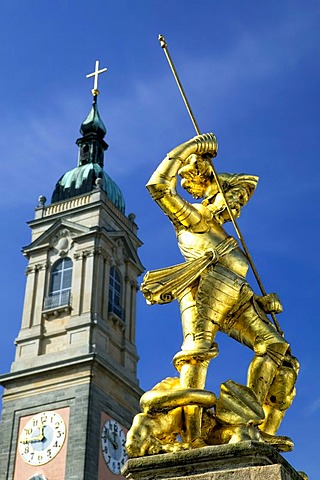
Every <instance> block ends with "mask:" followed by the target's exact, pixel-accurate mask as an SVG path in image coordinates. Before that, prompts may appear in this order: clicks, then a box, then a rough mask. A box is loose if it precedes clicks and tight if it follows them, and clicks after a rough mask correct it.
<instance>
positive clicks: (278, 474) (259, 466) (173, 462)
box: [122, 441, 303, 480]
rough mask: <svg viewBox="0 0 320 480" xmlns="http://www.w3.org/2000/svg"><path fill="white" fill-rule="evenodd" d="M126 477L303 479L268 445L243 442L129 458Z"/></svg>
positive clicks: (146, 479) (143, 479) (135, 479)
mask: <svg viewBox="0 0 320 480" xmlns="http://www.w3.org/2000/svg"><path fill="white" fill-rule="evenodd" d="M122 474H123V475H124V476H125V477H126V478H127V479H128V480H151V479H152V480H155V479H156V480H158V479H170V480H303V477H301V475H300V474H299V473H298V472H297V471H296V470H294V468H292V467H291V465H290V464H289V463H288V462H287V461H286V460H285V459H284V458H283V457H282V456H281V455H280V454H279V453H278V452H277V451H276V450H275V449H274V448H273V447H270V446H269V445H266V444H264V443H259V442H252V441H245V442H240V443H237V444H232V445H217V446H209V447H204V448H198V449H195V450H188V451H184V452H179V453H167V454H161V455H153V456H149V457H142V458H133V459H130V460H128V462H127V463H126V465H125V466H124V469H123V471H122Z"/></svg>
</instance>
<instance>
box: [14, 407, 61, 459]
mask: <svg viewBox="0 0 320 480" xmlns="http://www.w3.org/2000/svg"><path fill="white" fill-rule="evenodd" d="M65 438H66V425H65V423H64V420H63V418H62V417H61V416H60V415H59V414H58V413H56V412H42V413H38V414H37V415H34V416H33V417H32V418H31V419H30V420H29V421H28V422H27V423H26V425H25V426H24V428H23V430H22V432H21V435H20V438H19V453H20V455H21V457H22V458H23V460H24V461H25V462H26V463H29V464H30V465H43V464H45V463H48V462H50V460H52V459H53V458H54V457H55V456H56V455H57V454H58V453H59V452H60V450H61V448H62V446H63V444H64V441H65Z"/></svg>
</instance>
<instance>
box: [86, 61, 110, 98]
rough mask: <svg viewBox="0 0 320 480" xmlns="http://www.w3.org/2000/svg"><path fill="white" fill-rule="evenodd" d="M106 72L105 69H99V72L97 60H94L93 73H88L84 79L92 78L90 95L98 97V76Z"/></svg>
mask: <svg viewBox="0 0 320 480" xmlns="http://www.w3.org/2000/svg"><path fill="white" fill-rule="evenodd" d="M106 71H107V68H101V69H100V70H99V60H96V66H95V69H94V72H92V73H88V75H86V78H90V77H94V83H93V89H92V90H91V92H92V95H93V96H94V97H97V95H99V93H100V92H99V90H98V75H99V74H100V73H103V72H106Z"/></svg>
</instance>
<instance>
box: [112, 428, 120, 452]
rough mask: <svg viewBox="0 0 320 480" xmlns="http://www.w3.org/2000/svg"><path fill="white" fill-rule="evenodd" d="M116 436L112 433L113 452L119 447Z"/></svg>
mask: <svg viewBox="0 0 320 480" xmlns="http://www.w3.org/2000/svg"><path fill="white" fill-rule="evenodd" d="M117 436H118V435H117V434H116V432H113V445H114V448H115V450H117V448H118V447H119V445H118V442H117V440H116V438H117Z"/></svg>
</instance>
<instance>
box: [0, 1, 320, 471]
mask: <svg viewBox="0 0 320 480" xmlns="http://www.w3.org/2000/svg"><path fill="white" fill-rule="evenodd" d="M1 19H2V22H1V23H2V26H1V30H0V39H1V41H0V53H1V62H2V75H1V76H0V92H1V94H0V110H1V118H2V123H1V134H0V148H1V160H0V172H1V192H2V195H1V203H0V222H1V231H2V235H1V238H0V257H1V258H0V261H1V265H2V275H1V280H0V281H1V288H0V302H1V308H2V332H3V333H2V335H1V338H0V351H1V358H0V368H1V371H2V372H7V371H8V370H9V368H10V363H11V361H12V360H13V356H14V345H13V341H14V338H15V336H16V335H17V332H18V330H19V327H20V321H21V311H22V304H23V295H24V282H25V278H24V270H25V267H26V261H25V259H24V258H23V257H22V255H21V254H20V249H21V246H23V245H26V244H28V243H29V242H30V235H29V230H28V227H27V226H26V223H25V222H26V221H27V220H31V219H32V218H33V211H34V207H35V206H36V203H37V198H38V196H39V195H40V194H44V195H46V196H47V197H48V198H50V196H51V193H52V190H53V188H54V185H55V183H56V181H57V179H58V178H59V177H60V176H61V175H62V173H64V172H65V171H67V170H69V169H71V168H73V167H74V166H75V165H76V161H77V147H76V145H75V143H74V142H75V140H76V138H77V137H78V136H79V132H78V129H79V126H80V123H81V122H82V120H83V119H84V118H85V117H86V115H87V113H88V111H89V109H90V105H91V94H90V90H91V88H92V82H91V80H87V79H86V78H85V75H86V74H87V73H89V72H91V71H92V70H93V67H94V62H95V60H96V59H99V60H100V62H101V66H107V67H108V72H107V73H105V74H103V76H102V77H101V79H100V84H99V87H100V91H101V95H100V97H99V108H100V113H101V116H102V118H103V120H104V122H105V124H106V127H107V130H108V133H107V137H106V141H107V142H108V143H109V145H110V147H109V150H108V152H107V153H106V156H105V169H106V171H107V172H108V173H109V174H110V176H111V177H112V178H113V179H114V180H116V181H117V183H118V185H119V186H120V187H121V189H122V191H123V193H124V195H125V198H126V204H127V214H128V213H130V212H131V211H133V212H134V213H135V214H136V215H137V218H136V221H137V223H138V225H139V227H140V229H139V235H140V238H141V239H142V240H143V242H144V246H143V247H142V248H141V251H140V256H141V259H142V263H143V264H144V265H145V266H146V268H147V269H153V268H159V267H164V266H167V265H171V264H174V263H178V262H180V261H181V257H180V254H179V252H178V249H177V247H176V242H175V237H174V233H173V230H172V227H171V225H170V224H169V222H168V221H167V219H166V218H165V216H164V215H163V213H162V212H161V210H160V209H159V208H158V207H157V206H156V205H154V204H153V202H152V200H151V199H150V198H149V196H148V194H147V192H146V189H145V187H144V185H145V183H146V182H147V180H148V178H149V176H150V174H151V173H152V171H153V169H154V168H155V167H156V165H157V163H158V162H159V161H160V160H161V159H162V158H163V157H164V156H165V154H166V153H167V151H169V150H170V149H171V148H172V147H174V146H175V145H177V144H179V143H180V142H182V141H185V140H187V139H188V138H190V137H192V136H193V135H194V130H193V127H192V124H191V122H190V120H189V118H188V116H187V114H186V111H185V108H184V106H183V103H182V101H181V99H180V97H179V94H178V91H177V88H176V86H175V84H174V81H173V78H172V76H171V73H170V71H169V68H168V65H167V63H166V60H165V57H164V54H163V52H162V51H161V49H160V47H159V44H158V40H157V36H158V34H159V33H162V34H163V35H164V36H165V37H166V40H167V42H168V45H169V48H170V52H171V55H172V57H173V59H174V61H175V64H176V67H177V69H178V71H179V74H180V77H181V79H182V81H183V84H184V87H185V90H186V92H187V94H188V97H189V100H190V103H191V105H192V108H193V110H194V113H195V116H196V118H197V121H198V123H199V126H200V129H201V130H202V131H203V132H205V131H214V132H215V134H216V135H217V137H218V141H219V154H218V157H217V158H216V161H215V164H216V168H217V170H218V171H229V172H246V173H251V174H256V175H259V176H260V182H259V185H258V188H257V191H256V192H255V194H254V196H253V198H252V200H251V201H250V203H249V204H248V206H246V208H245V209H244V210H243V212H242V216H241V218H240V220H239V224H240V227H241V230H242V232H243V234H244V236H245V238H246V241H247V243H248V246H249V249H250V252H251V254H252V256H253V258H254V261H255V263H256V266H257V268H258V271H259V273H260V276H261V277H262V280H263V283H264V285H265V288H266V290H267V291H270V292H272V291H276V292H277V293H278V294H279V296H280V298H281V299H282V301H283V304H284V313H283V314H282V315H281V316H279V321H280V323H281V325H282V328H283V330H284V331H285V333H286V337H287V339H288V340H289V342H290V343H291V345H292V350H293V352H294V354H295V355H296V356H297V357H298V358H299V360H300V362H301V373H300V378H299V381H298V385H297V397H296V400H295V402H294V404H293V406H292V408H291V410H290V411H289V412H288V413H287V416H286V418H285V420H284V422H283V425H282V427H281V433H282V434H286V435H289V436H291V437H292V438H293V439H294V441H295V444H296V447H295V450H294V452H293V453H290V454H288V455H286V458H287V459H288V460H289V461H290V462H291V463H292V464H293V466H294V467H295V468H296V469H298V470H299V469H301V470H305V471H307V472H308V473H309V475H310V478H313V479H317V478H320V476H319V470H320V469H319V460H318V455H319V434H318V428H317V426H319V425H320V381H319V373H318V372H319V367H320V362H319V355H318V351H319V346H318V345H319V333H320V328H319V306H318V304H319V302H318V299H319V291H320V290H319V273H318V271H319V259H318V253H317V252H318V249H319V248H318V243H319V233H320V232H319V215H318V204H319V185H320V178H319V170H320V169H319V151H320V135H319V120H320V114H319V106H320V87H319V85H320V52H319V45H320V4H319V2H316V1H313V0H309V1H307V2H306V1H304V2H302V1H297V0H277V1H276V0H269V1H267V2H257V1H256V0H255V1H254V0H252V1H251V0H243V1H242V2H239V1H236V0H215V1H209V0H202V1H201V2H193V1H191V0H184V1H182V0H181V1H180V0H170V2H160V1H153V0H136V1H132V0H109V1H108V2H106V1H102V0H101V1H99V0H92V1H91V2H90V3H88V2H85V1H84V0H78V1H68V0H64V1H59V0H56V1H55V2H52V1H48V0H42V1H39V0H28V2H26V1H23V0H20V1H17V0H11V1H10V2H3V4H2V5H1ZM230 231H231V230H230ZM249 279H250V282H251V284H252V285H254V288H255V289H257V287H256V286H255V282H254V280H253V279H252V278H250V277H249ZM137 343H138V348H139V353H140V356H141V360H140V364H139V377H140V381H141V386H142V388H144V389H149V388H150V387H152V386H153V385H154V384H155V383H156V382H158V381H159V380H161V379H163V378H165V377H166V376H170V375H175V371H174V369H173V367H172V364H171V359H172V357H173V355H174V354H175V352H177V351H178V350H179V348H180V344H181V331H180V321H179V313H178V309H177V305H168V306H154V307H147V306H146V305H145V303H144V300H143V298H141V296H140V297H139V300H138V329H137ZM218 343H219V347H220V355H219V357H217V358H216V359H215V360H213V361H212V363H211V366H210V371H209V378H208V388H210V389H212V390H213V391H215V392H216V393H217V392H218V389H219V384H220V383H221V382H223V381H225V380H227V379H229V378H232V379H234V380H236V381H239V382H245V376H246V368H247V365H248V364H249V362H250V358H251V356H252V354H251V352H250V351H247V350H246V349H245V347H242V346H241V345H237V344H236V343H235V342H234V341H233V340H232V339H230V338H226V337H225V336H223V335H219V336H218Z"/></svg>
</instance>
